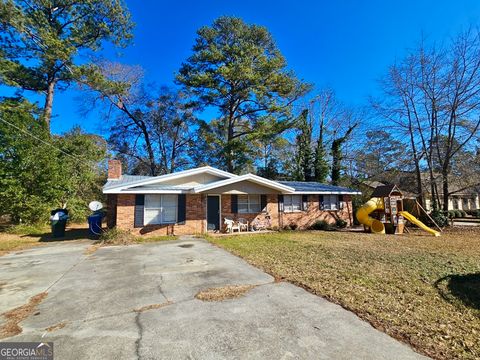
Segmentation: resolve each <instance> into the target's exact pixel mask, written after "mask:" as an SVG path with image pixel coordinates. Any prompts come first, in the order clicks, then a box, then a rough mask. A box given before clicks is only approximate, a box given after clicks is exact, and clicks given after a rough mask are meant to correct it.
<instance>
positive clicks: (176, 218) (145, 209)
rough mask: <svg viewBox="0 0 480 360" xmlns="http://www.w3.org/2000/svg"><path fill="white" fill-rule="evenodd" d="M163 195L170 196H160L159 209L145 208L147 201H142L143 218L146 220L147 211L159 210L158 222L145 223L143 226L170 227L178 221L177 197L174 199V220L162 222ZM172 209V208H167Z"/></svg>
mask: <svg viewBox="0 0 480 360" xmlns="http://www.w3.org/2000/svg"><path fill="white" fill-rule="evenodd" d="M165 195H170V196H171V194H160V206H159V207H149V208H147V205H146V204H147V201H146V200H145V201H144V206H143V218H144V219H145V218H146V212H147V211H148V210H159V211H160V222H155V223H146V224H145V225H171V224H176V223H177V221H178V195H177V196H176V197H175V220H174V221H163V197H164V196H165ZM147 196H149V195H148V194H145V197H147ZM169 207H173V206H169Z"/></svg>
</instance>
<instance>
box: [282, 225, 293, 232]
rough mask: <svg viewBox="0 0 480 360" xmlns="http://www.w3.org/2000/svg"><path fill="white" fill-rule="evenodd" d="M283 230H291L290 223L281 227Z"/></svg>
mask: <svg viewBox="0 0 480 360" xmlns="http://www.w3.org/2000/svg"><path fill="white" fill-rule="evenodd" d="M283 230H285V231H289V230H292V228H291V227H290V225H285V226H284V227H283Z"/></svg>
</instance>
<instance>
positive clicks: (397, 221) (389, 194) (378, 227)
mask: <svg viewBox="0 0 480 360" xmlns="http://www.w3.org/2000/svg"><path fill="white" fill-rule="evenodd" d="M415 204H416V206H417V208H419V209H422V210H423V211H424V212H425V214H427V212H426V211H425V210H424V209H423V208H422V207H421V206H420V204H418V202H417V201H416V200H415ZM356 216H357V220H358V221H359V222H360V223H361V224H362V225H363V226H364V227H365V230H368V231H370V232H372V233H377V234H402V233H403V232H404V230H405V231H408V229H407V228H405V222H406V221H409V222H411V223H412V224H415V225H417V226H418V227H419V228H420V229H422V230H424V231H426V232H428V233H429V234H432V235H434V236H440V232H439V231H436V230H434V229H432V228H430V227H428V226H427V225H425V224H424V223H423V222H421V221H420V220H418V219H417V218H416V217H415V216H413V215H412V214H411V213H409V212H408V211H406V210H405V208H404V196H403V194H402V192H401V191H400V189H399V188H398V187H397V186H396V185H383V186H378V187H377V188H375V190H374V191H373V193H372V198H371V199H370V200H368V201H367V202H366V203H365V204H363V205H362V206H361V207H360V209H358V210H357V213H356ZM427 216H428V214H427ZM432 221H433V220H432ZM437 227H438V226H437ZM438 229H439V230H440V231H441V229H440V228H438Z"/></svg>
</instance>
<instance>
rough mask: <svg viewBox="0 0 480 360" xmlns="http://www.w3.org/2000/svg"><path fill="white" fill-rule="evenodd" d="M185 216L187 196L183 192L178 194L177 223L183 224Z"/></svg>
mask: <svg viewBox="0 0 480 360" xmlns="http://www.w3.org/2000/svg"><path fill="white" fill-rule="evenodd" d="M186 217H187V196H186V195H185V194H180V195H178V205H177V223H178V224H181V225H184V224H185V220H186Z"/></svg>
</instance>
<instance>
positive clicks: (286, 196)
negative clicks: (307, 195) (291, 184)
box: [283, 194, 306, 213]
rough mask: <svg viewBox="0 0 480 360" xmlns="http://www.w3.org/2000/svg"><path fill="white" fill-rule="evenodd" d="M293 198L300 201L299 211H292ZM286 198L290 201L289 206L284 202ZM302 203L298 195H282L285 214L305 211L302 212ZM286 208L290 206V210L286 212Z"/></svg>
mask: <svg viewBox="0 0 480 360" xmlns="http://www.w3.org/2000/svg"><path fill="white" fill-rule="evenodd" d="M294 197H295V198H299V199H300V209H298V210H293V198H294ZM287 198H290V199H291V201H290V203H289V204H288V203H287V201H286V199H287ZM302 202H303V198H302V195H298V194H292V195H284V196H283V212H285V213H298V212H302V211H306V210H302ZM288 206H291V208H292V210H288Z"/></svg>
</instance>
